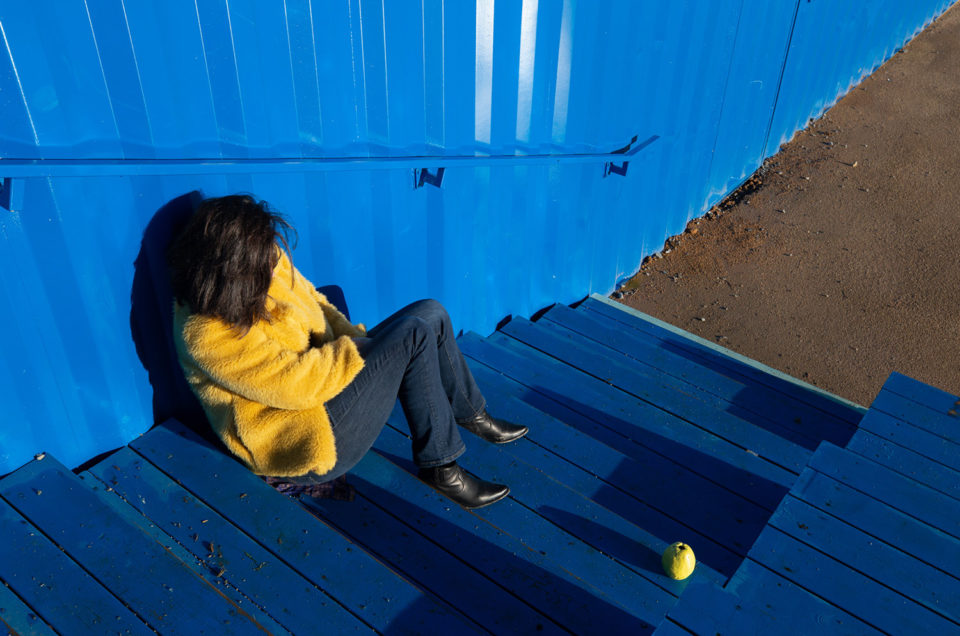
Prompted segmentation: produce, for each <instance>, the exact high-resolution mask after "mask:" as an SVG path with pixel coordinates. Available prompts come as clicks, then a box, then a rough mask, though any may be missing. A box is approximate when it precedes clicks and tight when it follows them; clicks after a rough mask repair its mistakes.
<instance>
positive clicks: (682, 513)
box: [0, 297, 960, 634]
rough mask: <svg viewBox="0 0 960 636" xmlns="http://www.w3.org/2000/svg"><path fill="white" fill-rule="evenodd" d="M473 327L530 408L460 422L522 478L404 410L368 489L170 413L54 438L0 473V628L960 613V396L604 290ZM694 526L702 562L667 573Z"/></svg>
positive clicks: (928, 624)
mask: <svg viewBox="0 0 960 636" xmlns="http://www.w3.org/2000/svg"><path fill="white" fill-rule="evenodd" d="M460 345H461V348H462V349H463V351H464V352H465V354H466V355H467V356H468V358H469V360H470V362H471V366H472V368H473V370H474V373H475V376H476V378H477V381H478V383H479V384H480V386H481V388H482V389H483V391H484V394H485V395H486V397H487V399H488V403H489V408H490V410H491V412H493V413H494V414H495V415H498V416H501V417H504V418H508V419H514V420H516V421H522V422H523V423H525V424H528V425H529V426H530V429H531V431H530V434H529V435H528V437H526V438H524V439H522V440H520V441H518V442H516V443H513V444H509V445H506V446H493V445H489V444H486V443H484V442H482V441H480V440H478V439H476V438H472V437H471V438H470V439H468V440H467V444H468V452H467V454H466V455H465V456H464V457H463V458H462V460H461V463H462V464H463V465H464V466H465V467H467V468H468V469H470V470H472V471H474V472H476V473H477V474H479V475H482V476H483V477H485V478H490V479H495V480H501V481H503V482H505V483H508V484H510V485H511V489H512V492H511V495H510V497H509V498H508V499H507V500H504V501H503V502H500V503H498V504H496V505H494V506H491V507H489V508H484V509H481V510H477V511H465V510H463V509H461V508H459V507H458V506H456V505H454V504H451V503H450V502H449V501H448V500H446V499H444V498H443V497H441V496H439V495H437V494H436V493H435V492H434V491H433V490H431V489H430V488H428V487H426V486H425V485H423V484H422V483H421V482H420V481H419V480H417V479H416V478H415V477H414V476H413V473H414V472H415V471H414V467H413V465H412V463H411V462H410V460H409V457H410V449H409V444H410V440H409V438H408V436H407V434H406V425H405V423H404V421H403V415H402V413H401V412H400V411H399V409H398V410H396V411H395V412H394V414H393V415H392V416H391V418H390V421H389V423H388V426H387V427H386V428H385V429H384V432H383V434H382V435H381V436H380V438H379V439H378V441H377V443H376V445H375V452H372V453H370V454H368V455H367V457H365V458H364V459H363V460H362V461H361V463H360V464H359V465H358V466H357V467H356V468H355V469H354V470H353V471H352V472H351V474H350V476H349V480H350V483H351V484H352V485H353V486H354V487H355V488H356V491H357V497H356V499H355V500H354V501H349V502H347V501H338V500H333V499H321V500H314V499H304V500H303V501H296V500H293V499H290V498H288V497H285V496H283V495H281V494H279V493H277V492H276V491H275V490H273V489H272V488H270V487H269V486H267V485H266V484H265V483H264V482H263V481H262V480H260V479H259V478H257V477H256V476H254V475H252V474H251V473H249V472H248V471H247V470H245V469H244V468H243V467H242V466H241V465H240V464H238V463H237V462H236V461H235V460H233V459H232V458H230V457H228V456H227V455H225V454H224V453H223V452H222V451H221V449H219V448H218V447H216V446H214V445H212V444H210V443H208V442H206V441H204V440H203V439H201V438H200V437H198V436H196V435H195V434H194V433H192V432H191V431H190V430H188V429H187V428H186V427H185V426H183V425H181V424H179V423H178V422H176V421H169V422H167V423H165V424H163V425H161V426H158V427H156V428H154V429H153V430H151V431H150V432H149V433H147V434H145V435H143V436H142V437H140V438H139V439H137V440H135V441H134V442H133V443H131V444H130V445H129V446H128V447H125V448H122V449H120V450H118V451H117V452H115V453H113V454H111V455H110V456H108V457H106V458H105V459H103V460H102V461H99V462H98V463H96V464H95V465H93V466H91V467H90V468H89V469H88V470H85V471H82V472H80V473H79V474H75V473H73V472H71V471H70V470H68V469H67V468H66V467H64V466H62V465H60V464H59V463H58V462H57V461H56V459H55V458H53V457H50V456H38V459H36V460H34V461H32V462H30V463H29V464H27V465H26V466H24V467H22V468H21V469H19V470H17V471H15V472H14V473H11V474H10V475H8V476H6V477H5V478H4V479H2V480H0V515H2V517H0V519H2V525H3V528H4V537H5V538H6V539H7V540H6V541H5V542H3V543H2V544H0V580H2V581H3V583H4V585H3V586H0V625H4V626H6V627H7V628H8V629H9V630H10V631H11V632H14V633H27V634H32V633H38V634H45V633H71V634H74V633H101V632H105V631H110V632H114V631H115V632H125V633H150V632H159V633H203V632H216V633H254V632H263V631H267V632H270V633H280V634H283V633H291V634H305V633H315V632H317V631H320V630H323V631H332V632H333V633H352V632H360V633H371V632H379V633H426V632H437V631H441V630H445V631H450V632H453V633H470V632H480V633H483V632H491V633H498V634H500V633H531V632H547V633H570V632H573V633H597V632H601V631H608V632H614V633H621V632H624V633H627V632H629V633H652V632H654V631H656V632H657V633H658V634H674V633H688V632H693V633H710V634H714V633H718V632H720V633H743V632H744V631H750V630H752V631H757V632H760V631H766V630H767V628H773V627H775V628H777V629H779V630H780V631H784V632H795V633H804V632H805V631H806V628H807V627H808V626H811V625H813V624H814V623H811V622H810V621H815V624H816V626H817V627H818V630H819V632H822V633H833V632H844V631H848V632H858V633H863V632H868V631H870V629H876V630H880V631H898V630H897V629H893V628H898V627H910V628H913V627H917V628H918V629H920V628H922V629H924V630H927V629H941V630H943V629H947V628H952V629H954V630H956V629H957V628H958V626H957V613H958V611H960V610H958V608H960V602H958V597H957V596H956V591H957V586H958V585H960V584H958V577H960V559H958V558H957V557H958V556H960V551H958V550H957V545H958V544H957V541H958V539H957V537H960V529H958V523H960V514H957V513H958V512H960V510H958V509H957V506H958V505H960V504H958V503H957V497H958V490H960V486H957V483H958V481H957V480H956V479H955V477H956V474H957V473H956V471H957V470H958V468H960V460H958V459H957V454H956V453H954V452H953V451H954V450H955V449H954V445H955V444H956V443H957V433H956V429H955V428H951V425H952V424H955V423H956V417H955V413H954V414H952V415H948V414H947V413H948V412H951V413H953V411H952V409H954V408H956V407H954V402H956V398H955V397H952V396H947V395H946V394H942V393H940V392H939V391H937V390H935V389H931V388H929V387H925V386H923V385H920V384H919V383H916V382H913V381H912V380H909V379H907V378H904V377H902V376H894V377H892V378H891V379H890V381H889V382H888V385H887V386H886V387H885V388H884V391H883V392H882V393H881V394H880V396H878V398H877V401H876V402H875V404H874V405H873V407H872V408H871V410H870V411H869V412H868V413H866V411H865V410H864V409H862V408H861V407H857V406H856V405H852V404H850V403H847V402H844V401H843V400H840V399H838V398H836V397H834V396H830V395H828V394H825V393H824V392H822V391H819V390H817V389H815V388H813V387H810V386H809V385H805V384H803V383H800V382H798V381H796V380H793V379H791V378H788V377H786V376H783V375H782V374H779V373H777V372H775V371H773V370H771V369H768V368H764V367H763V366H762V365H758V364H757V363H754V362H752V361H749V360H746V359H744V358H741V357H739V356H737V355H735V354H732V353H731V352H728V351H725V350H723V349H720V348H718V347H716V346H715V345H712V344H711V343H708V342H705V341H703V340H700V339H698V338H696V337H694V336H692V335H690V334H686V333H683V332H681V331H679V330H677V329H675V328H673V327H670V326H668V325H665V324H663V323H659V322H658V321H656V320H654V319H652V318H650V317H648V316H643V315H641V314H637V313H636V312H632V311H629V310H627V309H625V308H623V307H622V306H620V305H617V304H615V303H612V302H610V301H608V300H606V299H604V298H601V297H592V298H590V299H587V300H586V301H585V302H583V303H581V304H580V305H579V306H578V307H577V308H576V309H571V308H568V307H565V306H555V307H553V308H551V309H550V310H549V311H547V312H546V313H545V314H544V315H543V316H541V317H540V318H539V319H538V320H536V321H534V322H530V321H527V320H523V319H515V320H513V321H511V322H510V323H509V324H507V325H506V326H505V327H503V329H502V330H500V331H498V332H496V333H494V334H493V335H491V336H490V337H487V338H481V337H479V336H476V335H475V334H465V335H464V336H462V337H461V338H460ZM948 402H949V404H948ZM921 405H922V406H921ZM865 413H866V416H864V414H865ZM858 425H859V427H858ZM465 435H466V434H465ZM674 541H684V542H685V543H688V544H690V545H691V546H693V548H694V550H695V551H696V554H697V557H698V560H699V563H698V566H697V568H696V571H695V572H694V574H693V576H691V577H690V578H689V579H687V580H685V581H674V580H672V579H669V578H668V577H666V576H665V575H664V574H663V573H662V570H661V568H660V564H659V555H660V553H661V552H662V551H663V550H664V548H666V546H667V545H669V544H670V543H672V542H674ZM851 546H853V548H851ZM877 601H881V602H879V603H878V602H877ZM898 617H900V618H899V620H901V622H900V623H897V622H896V620H898ZM901 631H902V630H901Z"/></svg>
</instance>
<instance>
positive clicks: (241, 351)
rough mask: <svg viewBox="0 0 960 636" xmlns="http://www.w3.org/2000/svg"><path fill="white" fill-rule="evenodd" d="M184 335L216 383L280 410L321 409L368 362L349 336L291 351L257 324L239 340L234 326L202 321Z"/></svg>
mask: <svg viewBox="0 0 960 636" xmlns="http://www.w3.org/2000/svg"><path fill="white" fill-rule="evenodd" d="M183 336H184V344H185V345H186V350H187V353H188V355H189V356H190V357H191V358H192V359H193V361H194V363H195V364H196V366H197V367H199V368H200V369H201V370H202V371H203V372H204V373H206V374H207V375H208V376H210V378H211V379H212V380H213V381H214V382H215V383H217V384H219V385H220V386H222V387H224V388H225V389H227V390H229V391H231V392H233V393H235V394H237V395H240V396H242V397H244V398H246V399H248V400H251V401H253V402H256V403H258V404H263V405H265V406H270V407H273V408H278V409H307V408H312V407H316V406H320V405H321V404H323V403H324V402H326V401H328V400H330V399H331V398H333V397H334V396H336V395H337V394H338V393H340V391H342V390H343V388H344V387H345V386H347V384H349V383H350V381H351V380H353V378H354V377H356V375H357V374H358V373H359V372H360V370H361V369H362V368H363V359H362V358H361V357H360V354H359V352H358V351H357V347H356V345H355V344H354V342H353V341H352V340H351V339H350V338H349V337H340V338H337V339H336V340H333V341H332V342H328V343H326V344H324V345H323V346H321V347H311V348H309V349H307V350H306V351H292V350H289V349H285V348H284V347H282V346H281V345H280V344H278V343H277V342H276V341H275V340H273V339H272V338H269V337H268V336H267V334H266V333H264V331H263V330H262V329H260V328H259V327H258V326H257V325H254V326H253V327H251V328H250V331H248V332H247V333H246V334H245V335H244V336H242V337H238V335H237V334H236V332H235V331H233V330H231V329H230V328H229V327H227V326H225V325H223V324H221V323H220V322H218V321H215V320H211V319H204V318H202V317H200V318H199V319H197V320H188V321H187V323H186V324H185V325H184V329H183Z"/></svg>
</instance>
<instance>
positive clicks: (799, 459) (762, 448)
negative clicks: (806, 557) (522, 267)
mask: <svg viewBox="0 0 960 636" xmlns="http://www.w3.org/2000/svg"><path fill="white" fill-rule="evenodd" d="M503 332H504V333H506V334H507V335H509V336H511V337H513V338H516V339H517V340H518V341H520V342H522V343H524V344H525V345H528V346H530V347H533V348H535V349H538V350H540V351H542V352H544V353H546V354H547V355H549V356H551V357H553V358H555V359H557V360H560V361H561V362H564V363H566V364H568V365H569V366H571V367H573V368H575V369H577V370H579V372H581V373H583V374H587V375H590V376H593V377H594V378H596V379H599V380H601V381H604V382H606V383H608V384H610V385H611V386H614V387H616V388H618V389H620V390H621V391H624V392H626V393H628V394H630V395H632V396H634V397H636V398H638V399H640V400H642V401H644V402H646V403H648V404H650V405H652V406H656V407H657V408H659V409H662V410H664V411H666V412H667V413H670V414H672V415H675V416H676V417H678V418H680V419H681V420H683V421H684V422H688V423H690V424H691V425H693V426H695V427H697V428H701V429H703V430H705V431H708V432H709V433H711V434H713V435H716V436H717V437H719V438H721V439H725V440H727V441H729V442H730V443H732V444H735V445H737V446H740V447H742V448H749V449H751V450H753V451H754V452H756V453H757V454H758V455H760V456H761V457H764V458H766V459H768V460H769V461H771V462H773V463H776V464H777V465H780V466H783V467H784V468H787V469H788V470H791V471H794V472H799V471H800V470H801V469H802V467H803V466H804V464H806V460H807V457H809V455H810V451H809V450H807V449H806V448H804V446H803V444H806V443H808V442H810V441H811V440H810V439H809V438H807V437H806V436H804V435H802V434H801V433H798V432H796V431H794V430H792V429H789V428H787V427H784V426H781V425H779V424H776V423H773V422H768V423H767V425H766V426H758V425H757V424H755V423H754V422H750V421H748V420H744V419H741V418H738V417H735V416H733V415H731V414H730V413H729V412H728V408H729V402H725V401H722V400H717V399H715V398H713V396H710V395H709V394H707V393H705V392H703V391H700V390H697V389H694V388H692V387H690V386H689V385H686V386H683V385H682V384H680V383H677V382H672V381H670V379H669V376H665V375H664V374H652V373H648V372H644V371H642V370H641V368H640V365H636V364H633V365H631V364H630V363H629V359H627V358H625V357H623V356H618V357H619V358H620V359H617V357H614V356H611V355H610V353H609V350H607V349H606V348H605V347H603V346H602V345H599V344H593V343H591V342H590V341H587V340H585V339H583V338H578V337H577V335H576V334H574V333H571V332H569V331H567V330H562V329H560V328H558V327H555V326H552V325H550V324H549V323H545V324H542V325H541V324H540V323H531V322H529V321H527V320H523V319H514V320H512V321H510V322H509V323H508V324H507V325H506V326H504V328H503ZM798 442H801V443H802V444H801V443H798Z"/></svg>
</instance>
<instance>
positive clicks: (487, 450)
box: [377, 396, 716, 623]
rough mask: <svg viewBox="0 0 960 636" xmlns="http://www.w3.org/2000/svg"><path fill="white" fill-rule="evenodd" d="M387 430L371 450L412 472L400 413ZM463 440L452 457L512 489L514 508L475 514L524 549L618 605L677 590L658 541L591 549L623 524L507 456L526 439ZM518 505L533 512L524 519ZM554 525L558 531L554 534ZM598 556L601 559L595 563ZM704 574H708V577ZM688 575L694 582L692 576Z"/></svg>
mask: <svg viewBox="0 0 960 636" xmlns="http://www.w3.org/2000/svg"><path fill="white" fill-rule="evenodd" d="M488 398H489V396H488ZM398 411H399V409H398ZM389 427H390V430H389V431H385V432H384V433H383V434H381V436H380V439H378V440H377V448H379V449H381V450H382V451H383V452H384V454H387V455H388V456H389V457H390V458H391V460H392V461H394V462H395V463H398V464H399V465H400V466H401V467H403V468H407V469H413V464H412V462H410V461H408V460H405V459H404V457H403V453H404V451H405V449H406V447H408V445H409V439H408V437H407V436H406V435H405V434H404V433H403V431H405V430H407V426H406V421H405V420H404V418H403V414H402V413H400V412H394V414H393V415H392V416H391V418H390V423H389ZM469 437H470V438H471V442H472V443H470V442H468V443H469V444H470V446H469V452H468V453H466V454H465V455H464V456H463V457H462V458H461V460H459V461H460V463H461V464H462V465H465V466H467V467H469V469H470V470H471V472H474V473H476V474H478V475H481V476H482V477H483V478H484V479H491V480H494V481H498V482H500V483H505V484H512V485H513V488H512V490H511V498H512V499H513V501H515V502H517V503H519V504H520V506H513V505H512V504H511V505H509V506H491V507H489V508H484V509H482V510H478V511H477V514H478V515H479V516H481V517H483V518H485V519H487V520H488V521H489V522H490V523H492V524H493V525H495V526H496V527H498V528H500V529H501V530H505V531H508V532H511V533H512V534H513V535H514V536H515V537H516V538H517V539H519V540H520V541H522V542H523V543H524V544H526V545H527V546H528V547H529V548H530V549H531V550H536V551H539V552H540V553H541V554H546V555H548V556H550V557H551V558H553V559H556V560H558V561H561V562H562V563H564V564H565V567H566V568H567V569H568V570H569V571H571V572H572V573H574V574H577V575H580V576H581V577H582V578H584V579H586V580H590V581H598V582H599V581H602V582H603V583H602V584H599V583H595V584H596V585H597V587H598V588H600V589H601V590H604V591H605V592H606V593H607V594H609V595H610V596H611V597H612V598H614V599H617V600H620V602H621V603H624V602H626V603H630V601H631V599H636V600H635V601H633V602H635V603H636V604H638V605H645V606H647V607H648V608H654V609H652V610H651V611H656V610H657V609H659V608H657V606H658V605H663V604H666V605H669V604H671V603H672V602H673V599H674V598H675V597H676V596H677V595H678V593H679V592H682V590H683V588H684V587H685V583H684V582H677V581H673V580H672V579H670V578H669V577H666V576H665V575H664V574H663V572H662V567H661V566H660V563H659V558H660V554H661V553H662V552H663V549H664V548H666V546H667V544H666V543H664V544H663V547H662V548H660V546H659V545H658V546H657V547H658V548H660V549H659V550H653V549H644V547H641V545H639V544H634V545H633V546H632V547H633V554H632V555H629V556H628V557H627V558H626V559H624V558H621V557H622V556H624V555H623V551H622V550H621V551H620V552H621V557H618V556H617V555H614V554H611V553H610V552H608V551H606V550H604V549H603V548H601V547H600V546H596V545H594V542H595V540H592V537H591V535H592V534H596V533H597V532H596V529H597V528H601V527H602V528H603V530H604V532H603V535H602V536H607V537H608V536H609V533H610V532H611V531H612V530H613V529H614V528H618V527H622V526H623V521H624V520H623V519H621V518H619V517H617V516H616V515H614V514H611V513H610V512H609V511H606V510H604V509H603V508H601V507H600V506H597V505H595V504H593V502H592V501H590V500H589V499H587V498H585V497H583V496H582V495H580V494H578V493H577V492H575V491H573V490H571V489H569V488H566V487H565V486H563V485H561V484H560V483H559V481H558V479H557V478H555V477H553V476H552V475H548V474H544V473H543V472H541V470H543V468H544V467H543V466H540V465H533V464H529V463H527V462H525V461H523V459H521V458H520V457H518V454H517V453H515V452H514V451H515V450H516V449H518V448H519V449H523V448H524V447H530V446H534V444H532V443H531V442H530V441H529V440H517V441H516V442H513V443H512V444H509V445H505V446H500V445H493V444H489V443H486V442H484V441H482V440H480V439H479V438H477V437H475V436H472V435H471V436H469ZM578 504H579V505H578ZM556 507H559V509H558V508H556ZM523 508H527V509H529V511H531V512H532V513H535V514H529V513H528V512H526V511H525V510H523ZM557 513H559V514H557ZM564 513H565V514H564ZM579 515H585V517H579ZM578 518H579V519H581V520H583V521H587V523H586V524H583V523H577V522H576V521H573V523H571V520H576V519H578ZM547 521H549V522H550V523H547ZM608 524H609V525H608ZM571 526H572V527H571ZM558 528H559V529H560V530H561V531H562V532H558V530H557V529H558ZM578 530H579V532H578ZM584 530H586V532H584ZM572 537H574V538H572ZM601 538H602V537H601ZM601 555H606V557H605V558H600V557H601ZM610 557H613V559H614V562H613V563H608V562H607V559H609V558H610ZM711 574H713V575H714V576H716V574H715V573H711ZM637 576H639V577H641V578H642V579H643V580H639V579H638V578H637ZM694 578H697V579H699V578H702V577H701V576H699V575H698V576H697V577H694ZM654 586H656V587H654ZM641 599H642V600H641ZM651 622H654V623H655V622H656V621H651Z"/></svg>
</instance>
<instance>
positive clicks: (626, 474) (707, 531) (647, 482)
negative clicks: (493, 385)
mask: <svg viewBox="0 0 960 636" xmlns="http://www.w3.org/2000/svg"><path fill="white" fill-rule="evenodd" d="M487 397H488V399H489V396H487ZM554 428H555V427H554ZM551 432H552V431H551ZM548 433H549V432H548ZM568 440H569V441H567V442H565V443H564V447H570V448H574V449H575V448H577V447H578V446H579V447H581V448H582V449H583V450H593V451H594V452H595V453H602V454H603V456H601V457H596V458H595V460H594V461H592V462H591V472H593V473H594V474H595V475H596V476H598V477H600V478H604V479H606V480H607V483H609V484H611V485H612V486H613V487H616V488H619V489H621V490H623V491H624V492H627V493H629V494H630V495H632V496H633V497H636V498H637V499H639V500H641V501H643V502H644V503H646V504H647V505H648V506H650V507H652V508H655V509H656V510H659V511H661V512H662V513H663V514H665V515H667V516H669V517H671V518H673V519H676V520H678V521H680V522H682V523H683V524H685V525H686V526H687V527H689V528H690V529H692V530H694V531H696V532H697V533H698V534H700V535H705V536H709V537H711V538H712V539H713V540H714V541H716V542H718V543H720V544H721V545H724V546H725V547H727V549H729V550H731V551H733V552H735V553H738V554H740V555H743V554H746V551H747V549H749V546H750V544H751V543H753V539H754V538H756V536H757V534H759V532H760V530H761V529H762V528H763V524H764V523H765V522H766V519H767V516H768V512H767V511H766V510H764V509H763V508H761V507H760V506H758V505H756V504H754V503H753V502H751V501H749V500H746V499H744V498H742V497H740V496H739V495H737V494H735V493H733V492H731V491H729V490H725V489H723V488H720V487H718V486H717V485H716V484H714V483H713V482H710V481H708V480H706V479H704V478H702V477H700V476H698V475H695V474H693V473H691V472H690V471H689V470H687V469H686V468H685V467H684V466H682V465H680V464H678V463H676V462H674V461H670V460H669V459H667V458H664V457H661V456H659V455H656V454H654V453H647V454H646V457H644V458H643V459H642V460H635V459H633V458H629V457H624V456H623V455H621V454H620V453H616V452H615V451H613V450H612V449H609V448H608V447H605V446H603V445H599V444H596V443H595V442H594V443H593V444H591V440H589V439H588V438H585V436H584V435H582V434H578V433H577V432H576V431H570V432H569V435H568ZM519 446H520V447H521V448H523V447H524V446H525V444H520V445H519ZM515 447H516V445H515V446H514V448H515ZM492 459H493V461H492V462H491V464H492V465H493V466H496V465H497V462H496V459H495V458H492ZM535 465H537V464H535ZM564 472H565V471H564V469H563V468H562V467H561V468H559V469H557V470H556V475H555V477H554V478H555V479H557V480H560V481H562V480H563V479H564V477H563V475H564ZM681 492H682V493H684V496H682V497H680V496H677V493H681ZM598 494H600V495H601V496H602V490H601V491H598ZM677 540H679V539H677ZM692 540H693V539H692V537H691V541H692ZM664 547H666V546H664Z"/></svg>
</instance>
